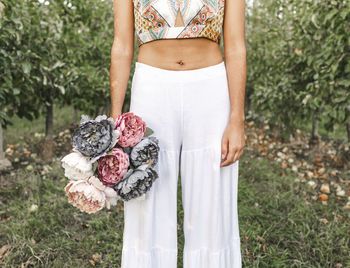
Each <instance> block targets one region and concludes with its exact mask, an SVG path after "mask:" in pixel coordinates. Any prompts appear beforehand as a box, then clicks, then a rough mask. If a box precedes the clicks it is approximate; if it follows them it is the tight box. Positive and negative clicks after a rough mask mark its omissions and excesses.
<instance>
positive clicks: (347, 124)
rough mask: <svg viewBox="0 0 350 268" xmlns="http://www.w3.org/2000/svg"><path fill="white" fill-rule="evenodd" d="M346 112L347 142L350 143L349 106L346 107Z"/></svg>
mask: <svg viewBox="0 0 350 268" xmlns="http://www.w3.org/2000/svg"><path fill="white" fill-rule="evenodd" d="M346 109H347V110H348V120H347V122H346V131H347V133H348V142H350V105H348V106H347V107H346Z"/></svg>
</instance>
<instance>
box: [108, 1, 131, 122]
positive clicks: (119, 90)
mask: <svg viewBox="0 0 350 268" xmlns="http://www.w3.org/2000/svg"><path fill="white" fill-rule="evenodd" d="M113 9H114V39H113V45H112V49H111V68H110V82H111V112H110V116H111V117H113V119H114V120H115V119H116V118H117V116H118V115H120V114H121V113H122V107H123V103H124V98H125V92H126V89H127V85H128V80H129V76H130V69H131V64H132V61H133V56H134V14H133V2H132V0H114V1H113Z"/></svg>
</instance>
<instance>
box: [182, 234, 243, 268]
mask: <svg viewBox="0 0 350 268" xmlns="http://www.w3.org/2000/svg"><path fill="white" fill-rule="evenodd" d="M183 257H184V260H183V262H184V266H183V268H193V267H200V268H241V267H242V261H241V252H240V239H234V240H233V242H232V244H231V245H230V246H229V247H227V248H224V249H220V250H216V251H213V250H212V249H208V248H200V249H196V250H186V249H184V254H183Z"/></svg>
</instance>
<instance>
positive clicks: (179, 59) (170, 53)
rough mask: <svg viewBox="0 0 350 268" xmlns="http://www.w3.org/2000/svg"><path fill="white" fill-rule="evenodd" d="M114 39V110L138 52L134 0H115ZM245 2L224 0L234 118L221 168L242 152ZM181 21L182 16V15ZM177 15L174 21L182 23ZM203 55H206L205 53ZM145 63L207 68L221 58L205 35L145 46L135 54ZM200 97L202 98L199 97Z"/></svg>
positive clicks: (119, 106) (225, 137)
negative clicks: (136, 47)
mask: <svg viewBox="0 0 350 268" xmlns="http://www.w3.org/2000/svg"><path fill="white" fill-rule="evenodd" d="M113 8H114V40H113V45H112V49H111V68H110V81H111V112H110V116H111V117H113V118H114V119H116V117H117V116H118V115H120V114H121V113H122V106H123V103H124V98H125V93H126V89H127V84H128V80H129V76H130V71H131V65H132V62H133V56H134V14H133V0H114V3H113ZM244 15H245V0H225V15H224V25H223V41H224V57H225V64H226V72H227V78H228V86H229V91H230V102H231V113H230V120H229V122H228V124H227V126H226V129H225V132H224V134H223V137H222V148H221V151H222V158H223V160H222V162H221V164H220V166H221V167H223V166H227V165H230V164H232V163H234V162H236V161H237V160H238V159H239V158H240V157H241V155H242V154H243V150H244V146H245V134H244V122H245V115H244V98H245V86H246V47H245V31H244V24H245V22H244ZM180 19H181V18H180ZM178 23H181V20H179V17H178V19H177V21H176V23H175V25H176V26H178V25H180V24H178ZM204 55H205V57H204ZM137 61H138V62H142V63H145V64H148V65H151V66H155V67H158V68H163V69H168V70H191V69H198V68H204V67H208V66H211V65H215V64H218V63H220V62H222V61H223V57H222V54H221V51H220V47H219V44H218V43H215V42H213V41H212V40H209V39H206V38H185V39H162V40H154V41H151V42H148V43H145V44H142V45H141V46H140V48H139V54H138V57H137ZM198 97H200V96H198Z"/></svg>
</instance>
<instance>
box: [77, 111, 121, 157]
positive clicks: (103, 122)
mask: <svg viewBox="0 0 350 268" xmlns="http://www.w3.org/2000/svg"><path fill="white" fill-rule="evenodd" d="M114 124H115V123H114V120H113V118H112V117H109V118H107V116H106V115H99V116H97V117H96V118H95V119H90V118H89V117H88V116H87V115H82V118H81V120H80V125H79V127H78V128H76V129H75V130H74V132H73V135H72V146H73V150H74V151H78V152H80V153H81V154H82V155H83V156H85V157H88V158H89V160H90V161H91V162H95V161H96V160H98V159H99V158H100V157H102V156H104V155H105V154H106V153H107V152H109V151H110V150H111V149H112V148H113V147H114V146H115V145H116V143H117V142H118V138H119V136H120V132H119V131H118V130H114Z"/></svg>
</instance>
